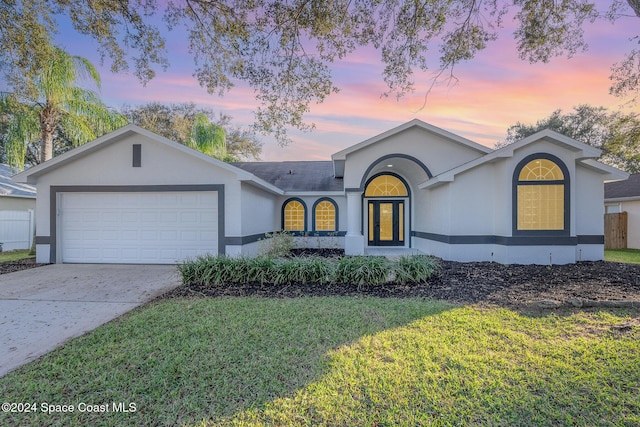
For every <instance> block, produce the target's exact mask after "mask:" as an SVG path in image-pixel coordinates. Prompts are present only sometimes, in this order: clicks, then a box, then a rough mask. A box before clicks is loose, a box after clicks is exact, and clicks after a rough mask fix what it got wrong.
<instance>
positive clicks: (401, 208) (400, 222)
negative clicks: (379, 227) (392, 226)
mask: <svg viewBox="0 0 640 427" xmlns="http://www.w3.org/2000/svg"><path fill="white" fill-rule="evenodd" d="M398 233H399V234H398V240H400V241H401V242H404V203H402V202H400V203H399V204H398Z"/></svg>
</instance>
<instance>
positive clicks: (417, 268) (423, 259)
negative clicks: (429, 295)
mask: <svg viewBox="0 0 640 427" xmlns="http://www.w3.org/2000/svg"><path fill="white" fill-rule="evenodd" d="M439 267H440V265H439V264H438V260H437V259H435V258H433V257H430V256H426V255H411V256H403V257H400V258H399V259H398V260H397V261H395V262H394V273H395V278H394V282H397V283H401V284H406V283H419V282H425V281H427V280H428V279H429V278H430V277H431V276H433V274H434V273H435V272H436V271H437V270H438V268H439Z"/></svg>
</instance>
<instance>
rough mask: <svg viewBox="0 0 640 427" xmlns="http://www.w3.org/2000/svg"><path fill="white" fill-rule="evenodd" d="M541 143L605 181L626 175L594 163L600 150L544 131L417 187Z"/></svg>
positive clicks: (430, 185) (424, 186)
mask: <svg viewBox="0 0 640 427" xmlns="http://www.w3.org/2000/svg"><path fill="white" fill-rule="evenodd" d="M541 141H547V142H551V143H553V144H556V145H558V146H561V147H563V148H564V149H566V150H569V151H571V152H573V153H575V159H576V161H579V162H580V164H581V165H582V166H584V167H586V168H589V169H591V170H594V171H597V172H599V173H601V174H603V175H608V177H607V179H625V178H626V177H627V175H628V174H627V173H626V172H623V171H620V170H618V169H616V168H614V167H611V166H608V165H605V164H603V163H600V162H598V161H596V160H595V159H597V158H598V157H600V154H601V153H602V151H601V150H599V149H597V148H595V147H592V146H590V145H587V144H585V143H583V142H580V141H576V140H575V139H573V138H569V137H568V136H565V135H562V134H560V133H558V132H555V131H552V130H550V129H545V130H542V131H540V132H537V133H535V134H533V135H530V136H528V137H527V138H524V139H521V140H520V141H516V142H514V143H513V144H509V145H506V146H504V147H502V148H499V149H497V150H495V151H491V152H490V153H488V154H486V155H484V156H482V157H480V158H478V159H475V160H472V161H470V162H467V163H465V164H463V165H461V166H458V167H456V168H453V169H451V170H448V171H446V172H443V173H441V174H439V175H438V176H435V177H433V178H432V179H429V180H428V181H426V182H423V183H422V184H420V185H419V186H418V187H419V188H421V189H422V188H429V187H436V186H438V185H440V184H442V183H445V182H452V181H454V179H455V176H456V175H458V174H460V173H463V172H465V171H468V170H470V169H473V168H476V167H479V166H481V165H484V164H486V163H491V162H495V161H497V160H500V159H506V158H510V157H513V155H514V153H515V152H516V151H518V150H519V149H521V148H523V147H525V146H528V145H531V144H535V143H538V142H541Z"/></svg>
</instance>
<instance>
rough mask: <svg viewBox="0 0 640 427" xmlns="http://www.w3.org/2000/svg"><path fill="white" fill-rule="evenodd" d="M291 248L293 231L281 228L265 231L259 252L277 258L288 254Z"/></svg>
mask: <svg viewBox="0 0 640 427" xmlns="http://www.w3.org/2000/svg"><path fill="white" fill-rule="evenodd" d="M291 249H293V233H290V232H288V231H284V230H283V231H278V232H273V233H265V239H264V240H262V244H261V246H260V253H261V255H263V256H270V257H275V258H278V257H283V256H287V255H289V253H290V252H291Z"/></svg>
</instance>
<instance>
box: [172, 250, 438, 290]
mask: <svg viewBox="0 0 640 427" xmlns="http://www.w3.org/2000/svg"><path fill="white" fill-rule="evenodd" d="M437 269H438V261H437V260H436V259H435V258H432V257H429V256H425V255H410V256H405V257H400V258H398V259H394V260H389V259H387V258H385V257H379V256H344V257H342V258H322V257H293V258H272V257H264V256H263V257H256V258H243V257H240V258H231V257H227V256H210V255H207V256H201V257H198V258H196V259H194V260H190V261H186V262H184V263H183V264H181V265H179V266H178V270H179V272H180V274H181V276H182V282H183V283H184V284H197V285H208V286H211V285H215V286H220V285H228V284H234V283H255V282H257V283H261V284H269V283H270V284H274V285H288V284H296V283H320V284H322V283H352V284H356V285H358V286H365V285H380V284H383V283H400V284H406V283H419V282H424V281H426V280H427V279H429V278H430V277H431V276H432V275H433V274H434V273H435V272H436V271H437Z"/></svg>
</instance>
